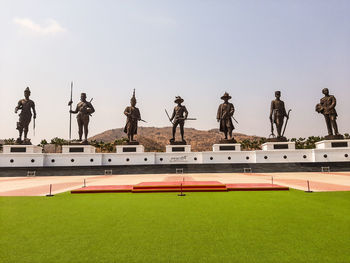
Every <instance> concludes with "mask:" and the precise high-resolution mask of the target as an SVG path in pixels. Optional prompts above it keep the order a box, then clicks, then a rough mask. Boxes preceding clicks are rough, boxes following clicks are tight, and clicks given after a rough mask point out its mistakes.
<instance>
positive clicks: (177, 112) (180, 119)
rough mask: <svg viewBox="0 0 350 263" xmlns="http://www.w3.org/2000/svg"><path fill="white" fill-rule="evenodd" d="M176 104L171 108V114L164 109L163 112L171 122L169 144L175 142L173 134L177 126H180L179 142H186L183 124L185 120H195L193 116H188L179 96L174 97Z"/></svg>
mask: <svg viewBox="0 0 350 263" xmlns="http://www.w3.org/2000/svg"><path fill="white" fill-rule="evenodd" d="M174 102H175V103H176V104H177V105H176V106H175V108H174V110H173V114H172V116H171V117H170V116H169V114H168V112H167V111H166V110H165V113H166V114H167V116H168V118H169V121H170V122H171V123H172V124H173V129H172V135H173V137H172V138H171V139H170V143H171V144H176V142H175V141H176V140H175V134H176V128H177V126H180V133H181V142H178V143H181V144H186V141H185V137H184V133H185V131H184V126H185V121H186V120H196V119H195V118H188V111H187V109H186V106H184V105H182V104H181V103H183V102H184V100H183V99H182V98H181V97H180V96H176V97H175V101H174Z"/></svg>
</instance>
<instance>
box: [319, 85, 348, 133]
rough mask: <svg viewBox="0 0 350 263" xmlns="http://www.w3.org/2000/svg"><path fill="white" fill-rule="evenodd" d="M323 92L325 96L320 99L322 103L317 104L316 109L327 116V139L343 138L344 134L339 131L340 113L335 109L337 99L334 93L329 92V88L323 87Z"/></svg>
mask: <svg viewBox="0 0 350 263" xmlns="http://www.w3.org/2000/svg"><path fill="white" fill-rule="evenodd" d="M322 93H323V94H324V97H323V98H322V99H321V100H320V103H319V104H317V105H316V111H317V112H318V113H321V114H323V116H324V118H325V121H326V125H327V130H328V136H326V139H343V135H341V134H339V132H338V125H337V116H338V114H337V111H336V110H335V106H336V104H337V100H336V99H335V97H334V96H333V95H330V94H329V90H328V89H327V88H325V89H323V90H322ZM333 130H334V133H333Z"/></svg>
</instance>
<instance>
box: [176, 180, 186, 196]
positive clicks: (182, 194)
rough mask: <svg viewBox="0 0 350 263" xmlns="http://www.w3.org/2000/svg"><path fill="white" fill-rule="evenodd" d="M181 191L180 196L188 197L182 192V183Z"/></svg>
mask: <svg viewBox="0 0 350 263" xmlns="http://www.w3.org/2000/svg"><path fill="white" fill-rule="evenodd" d="M180 190H181V194H179V195H178V196H186V195H185V194H184V193H183V192H182V183H181V185H180Z"/></svg>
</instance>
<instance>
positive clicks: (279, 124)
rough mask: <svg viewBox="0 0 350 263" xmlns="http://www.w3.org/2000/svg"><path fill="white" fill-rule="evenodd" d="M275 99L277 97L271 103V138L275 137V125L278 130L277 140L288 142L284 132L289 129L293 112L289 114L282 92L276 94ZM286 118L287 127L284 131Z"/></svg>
mask: <svg viewBox="0 0 350 263" xmlns="http://www.w3.org/2000/svg"><path fill="white" fill-rule="evenodd" d="M275 97H276V99H274V100H273V101H272V102H271V108H270V122H271V136H272V137H275V134H274V128H273V124H275V125H276V130H277V140H278V141H286V140H287V139H286V138H285V137H284V132H285V130H286V127H287V122H288V119H289V113H290V111H291V110H289V111H288V114H287V111H286V108H285V105H284V102H283V101H282V100H281V92H280V91H276V92H275ZM284 118H286V119H287V121H286V125H285V127H284V129H283V124H284ZM282 129H283V132H282Z"/></svg>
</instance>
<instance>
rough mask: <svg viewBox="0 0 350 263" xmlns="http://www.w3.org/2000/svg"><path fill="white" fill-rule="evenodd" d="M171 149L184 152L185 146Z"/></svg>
mask: <svg viewBox="0 0 350 263" xmlns="http://www.w3.org/2000/svg"><path fill="white" fill-rule="evenodd" d="M171 150H172V151H173V152H184V151H185V147H172V148H171Z"/></svg>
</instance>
